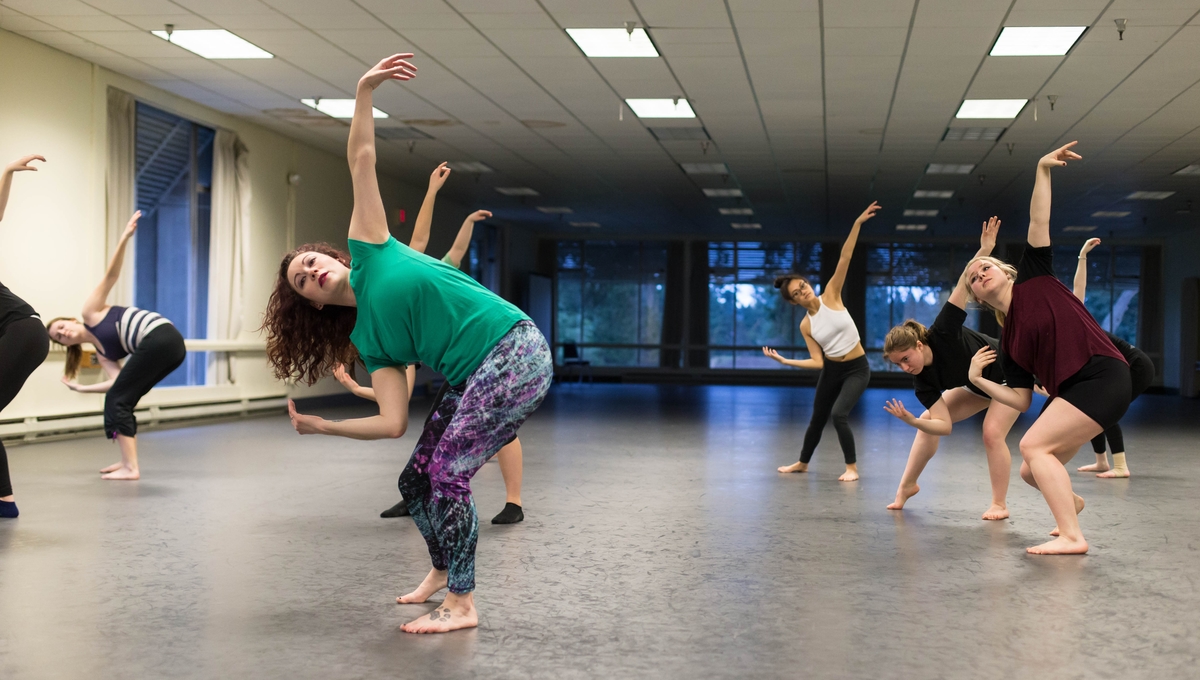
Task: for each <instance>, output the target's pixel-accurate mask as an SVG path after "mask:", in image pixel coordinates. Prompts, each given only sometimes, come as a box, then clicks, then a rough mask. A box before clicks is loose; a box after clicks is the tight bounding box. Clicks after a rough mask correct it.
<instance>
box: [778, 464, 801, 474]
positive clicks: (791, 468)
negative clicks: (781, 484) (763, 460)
mask: <svg viewBox="0 0 1200 680" xmlns="http://www.w3.org/2000/svg"><path fill="white" fill-rule="evenodd" d="M779 471H780V472H808V463H792V464H791V465H784V466H783V467H781V468H779Z"/></svg>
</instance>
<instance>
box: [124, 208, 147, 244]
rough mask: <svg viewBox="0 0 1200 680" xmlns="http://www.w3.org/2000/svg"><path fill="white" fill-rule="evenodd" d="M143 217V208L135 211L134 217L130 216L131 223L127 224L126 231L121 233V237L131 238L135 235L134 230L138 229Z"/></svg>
mask: <svg viewBox="0 0 1200 680" xmlns="http://www.w3.org/2000/svg"><path fill="white" fill-rule="evenodd" d="M141 217H142V211H141V210H136V211H134V213H133V217H130V218H129V223H128V224H126V225H125V231H124V233H122V234H121V238H123V239H125V240H129V239H130V238H131V237H132V236H133V234H134V232H136V231H137V225H138V220H139V219H141Z"/></svg>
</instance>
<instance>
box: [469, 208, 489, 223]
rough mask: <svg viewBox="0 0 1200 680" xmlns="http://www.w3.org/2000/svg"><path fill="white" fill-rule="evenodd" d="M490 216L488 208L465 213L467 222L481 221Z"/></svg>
mask: <svg viewBox="0 0 1200 680" xmlns="http://www.w3.org/2000/svg"><path fill="white" fill-rule="evenodd" d="M491 216H492V213H491V211H490V210H476V211H475V212H473V213H471V214H470V215H467V221H468V222H482V221H484V220H486V219H488V218H490V217H491Z"/></svg>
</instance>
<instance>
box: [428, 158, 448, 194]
mask: <svg viewBox="0 0 1200 680" xmlns="http://www.w3.org/2000/svg"><path fill="white" fill-rule="evenodd" d="M449 176H450V168H449V167H448V166H447V165H446V162H445V161H442V163H441V164H440V165H438V166H437V167H436V168H434V169H433V172H432V173H430V175H429V190H430V191H438V190H439V189H441V188H442V185H443V184H445V183H446V178H447V177H449Z"/></svg>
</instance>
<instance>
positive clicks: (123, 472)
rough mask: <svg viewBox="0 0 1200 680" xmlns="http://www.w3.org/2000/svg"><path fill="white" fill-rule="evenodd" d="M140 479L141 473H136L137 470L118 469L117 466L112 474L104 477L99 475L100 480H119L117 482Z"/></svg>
mask: <svg viewBox="0 0 1200 680" xmlns="http://www.w3.org/2000/svg"><path fill="white" fill-rule="evenodd" d="M141 478H142V473H141V472H138V471H137V470H130V469H129V468H127V467H119V466H118V467H117V469H116V470H113V471H112V472H110V473H108V474H106V475H100V479H119V480H127V481H133V480H135V479H141Z"/></svg>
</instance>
